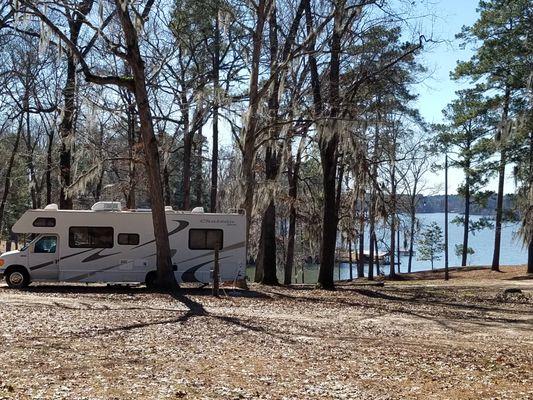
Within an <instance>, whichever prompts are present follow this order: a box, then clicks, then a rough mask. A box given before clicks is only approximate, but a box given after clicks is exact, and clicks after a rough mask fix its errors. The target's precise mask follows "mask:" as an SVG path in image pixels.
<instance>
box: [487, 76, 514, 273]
mask: <svg viewBox="0 0 533 400" xmlns="http://www.w3.org/2000/svg"><path fill="white" fill-rule="evenodd" d="M510 97H511V89H510V88H509V86H508V85H507V86H506V88H505V96H504V99H503V101H504V103H503V115H502V122H501V128H500V129H499V130H498V133H497V135H496V141H497V142H499V144H500V165H499V167H498V197H497V200H496V221H495V222H496V224H495V230H494V253H493V255H492V266H491V269H492V270H493V271H499V270H500V248H501V241H502V217H503V196H504V192H503V189H504V183H505V164H506V162H507V160H506V154H505V146H506V137H504V136H503V135H502V133H503V131H504V130H506V129H507V117H508V115H509V99H510Z"/></svg>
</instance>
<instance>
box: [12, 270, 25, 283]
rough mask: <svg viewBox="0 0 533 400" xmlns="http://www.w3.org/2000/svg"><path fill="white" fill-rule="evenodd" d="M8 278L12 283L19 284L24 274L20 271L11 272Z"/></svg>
mask: <svg viewBox="0 0 533 400" xmlns="http://www.w3.org/2000/svg"><path fill="white" fill-rule="evenodd" d="M9 280H10V281H11V283H12V284H13V285H20V284H21V283H22V281H23V280H24V276H22V274H21V273H20V272H13V273H12V274H11V275H10V276H9Z"/></svg>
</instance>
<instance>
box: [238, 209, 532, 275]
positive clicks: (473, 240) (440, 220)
mask: <svg viewBox="0 0 533 400" xmlns="http://www.w3.org/2000/svg"><path fill="white" fill-rule="evenodd" d="M456 216H459V214H453V213H450V214H449V215H448V217H449V221H452V220H453V219H454V218H455V217H456ZM417 217H418V218H419V220H420V222H421V224H422V230H424V228H425V227H427V226H428V225H429V224H430V223H431V222H433V221H435V222H437V224H438V225H439V226H440V227H441V228H442V230H443V234H444V213H435V214H417ZM471 218H472V220H478V219H479V218H481V217H480V216H477V215H474V216H472V217H471ZM518 228H519V224H518V223H508V224H504V225H503V227H502V242H501V253H500V264H501V265H516V264H525V263H526V262H527V249H526V248H525V247H524V246H523V245H522V240H521V238H520V237H519V236H518V233H517V232H518ZM380 238H383V239H384V241H385V242H387V243H388V242H389V234H388V233H387V232H385V231H381V232H379V231H378V240H379V239H380ZM403 240H404V239H403V232H402V233H401V234H400V246H401V249H402V250H403ZM462 242H463V228H462V226H461V225H456V224H452V223H451V222H450V223H449V257H450V260H449V265H450V267H453V266H459V265H461V257H460V256H456V255H455V245H456V244H462ZM365 243H366V246H365V248H367V247H368V232H367V234H366V235H365ZM469 247H472V248H473V249H474V251H475V253H474V254H472V255H470V256H469V258H468V265H490V264H491V263H492V253H493V251H494V229H485V230H482V231H478V232H476V234H475V235H473V234H470V237H469ZM414 250H415V255H414V256H413V264H412V271H413V272H414V271H427V270H430V269H431V263H430V262H429V261H420V260H418V258H417V244H416V242H415V247H414ZM379 251H380V252H381V251H386V247H385V246H384V245H383V243H380V246H379ZM441 257H442V258H441V260H439V261H436V262H435V268H443V267H444V253H442V254H441ZM408 259H409V257H407V256H402V257H400V272H407V264H408ZM295 264H296V265H295V270H294V271H293V277H294V278H293V279H294V281H295V283H302V275H303V279H304V282H305V283H316V281H317V277H318V266H317V265H313V264H308V265H306V266H304V265H303V264H302V263H301V262H295ZM396 267H397V268H398V266H396ZM380 268H381V270H382V272H383V273H385V274H388V273H389V266H388V265H381V266H380ZM254 270H255V268H254V267H248V268H247V271H246V275H247V277H248V278H249V279H251V280H253V276H254ZM367 274H368V266H366V267H365V276H366V275H367ZM352 275H353V277H354V278H355V277H357V268H356V265H355V264H354V265H352ZM334 277H335V279H336V280H345V279H349V278H350V266H349V264H348V263H341V264H340V265H337V266H336V267H335V273H334ZM278 279H279V280H280V282H281V281H282V271H281V270H278Z"/></svg>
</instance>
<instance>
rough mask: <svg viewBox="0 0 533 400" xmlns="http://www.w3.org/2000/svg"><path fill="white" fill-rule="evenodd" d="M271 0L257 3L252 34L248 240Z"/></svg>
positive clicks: (245, 162)
mask: <svg viewBox="0 0 533 400" xmlns="http://www.w3.org/2000/svg"><path fill="white" fill-rule="evenodd" d="M270 4H271V2H270V1H269V0H259V2H258V5H257V20H256V25H255V30H254V31H253V34H252V43H253V44H252V65H251V72H250V86H249V93H250V100H249V103H248V112H247V121H246V122H245V126H244V132H243V133H244V148H243V151H244V154H243V159H242V178H243V181H244V201H243V205H242V207H243V208H244V209H245V211H246V242H247V243H248V240H249V237H250V223H251V221H252V209H253V200H254V185H255V174H254V161H255V142H256V134H257V132H256V130H257V109H258V107H259V101H260V96H259V63H260V61H261V49H262V47H263V30H264V27H265V22H266V17H267V14H268V11H269V9H270Z"/></svg>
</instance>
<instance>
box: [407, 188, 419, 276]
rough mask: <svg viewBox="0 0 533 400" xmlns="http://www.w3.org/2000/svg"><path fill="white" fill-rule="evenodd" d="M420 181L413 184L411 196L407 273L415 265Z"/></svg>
mask: <svg viewBox="0 0 533 400" xmlns="http://www.w3.org/2000/svg"><path fill="white" fill-rule="evenodd" d="M417 183H418V180H417V179H415V181H414V183H413V193H412V196H411V207H410V211H411V215H410V218H411V227H410V230H409V261H408V264H407V273H408V274H410V273H411V268H412V265H413V249H414V243H415V225H416V187H417Z"/></svg>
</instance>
